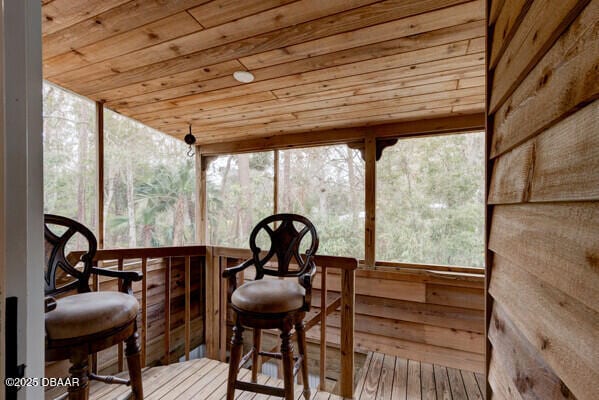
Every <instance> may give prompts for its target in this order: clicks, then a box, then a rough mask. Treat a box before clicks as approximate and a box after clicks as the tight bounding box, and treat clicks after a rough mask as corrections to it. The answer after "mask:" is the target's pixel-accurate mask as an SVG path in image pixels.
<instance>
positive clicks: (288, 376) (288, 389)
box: [281, 330, 293, 400]
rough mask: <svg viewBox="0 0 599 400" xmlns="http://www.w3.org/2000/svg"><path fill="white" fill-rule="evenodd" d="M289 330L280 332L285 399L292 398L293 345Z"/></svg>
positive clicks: (290, 399)
mask: <svg viewBox="0 0 599 400" xmlns="http://www.w3.org/2000/svg"><path fill="white" fill-rule="evenodd" d="M289 332H290V330H285V331H283V332H282V333H281V355H282V358H283V381H284V385H285V400H293V345H292V344H291V335H290V334H289Z"/></svg>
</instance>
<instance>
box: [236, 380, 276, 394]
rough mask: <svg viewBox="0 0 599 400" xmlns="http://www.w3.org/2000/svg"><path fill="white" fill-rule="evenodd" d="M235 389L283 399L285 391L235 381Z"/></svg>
mask: <svg viewBox="0 0 599 400" xmlns="http://www.w3.org/2000/svg"><path fill="white" fill-rule="evenodd" d="M235 389H240V390H245V391H249V392H255V393H262V394H267V395H269V396H279V397H285V389H283V388H278V387H274V386H268V385H260V384H258V383H252V382H244V381H235Z"/></svg>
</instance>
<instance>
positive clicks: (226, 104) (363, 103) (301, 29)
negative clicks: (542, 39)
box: [42, 0, 485, 143]
mask: <svg viewBox="0 0 599 400" xmlns="http://www.w3.org/2000/svg"><path fill="white" fill-rule="evenodd" d="M42 33H43V66H44V77H45V79H47V80H48V81H50V82H53V83H56V84H58V85H60V86H62V87H64V88H67V89H69V90H72V91H74V92H76V93H79V94H81V95H83V96H86V97H89V98H91V99H93V100H102V101H105V102H106V106H107V107H108V108H110V109H112V110H115V111H117V112H119V113H121V114H123V115H127V116H129V117H132V118H134V119H136V120H139V121H141V122H143V123H144V124H147V125H149V126H151V127H153V128H156V129H158V130H161V131H163V132H165V133H168V134H171V135H173V136H176V137H179V138H181V137H183V135H185V133H187V130H188V125H189V124H192V127H193V132H194V134H195V135H196V136H197V137H198V142H199V143H215V142H222V141H231V140H238V139H246V138H255V137H264V136H272V135H277V134H285V133H294V132H303V131H317V130H322V129H330V128H342V127H343V128H344V127H352V126H365V125H378V124H388V123H390V122H397V121H406V120H417V119H423V118H424V119H428V118H435V117H446V116H451V115H457V114H471V113H480V112H482V111H483V110H484V103H485V100H484V94H485V90H484V73H485V66H484V51H485V38H484V34H485V23H484V2H483V1H482V0H476V1H464V0H386V1H374V0H299V1H291V0H243V1H241V0H212V1H207V0H133V1H130V0H78V1H72V0H42ZM238 70H248V71H251V72H252V73H253V74H254V76H255V81H254V82H252V83H249V84H243V83H239V82H237V81H236V80H234V79H233V76H232V74H233V72H234V71H238Z"/></svg>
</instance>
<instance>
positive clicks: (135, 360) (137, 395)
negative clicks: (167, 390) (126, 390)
mask: <svg viewBox="0 0 599 400" xmlns="http://www.w3.org/2000/svg"><path fill="white" fill-rule="evenodd" d="M137 338H138V334H137V331H135V333H133V335H131V336H129V337H128V338H127V340H125V344H126V346H125V356H126V357H127V369H128V370H129V380H130V381H131V391H132V392H133V398H134V399H136V400H142V399H143V398H144V391H143V384H142V377H141V351H140V349H139V343H138V341H137Z"/></svg>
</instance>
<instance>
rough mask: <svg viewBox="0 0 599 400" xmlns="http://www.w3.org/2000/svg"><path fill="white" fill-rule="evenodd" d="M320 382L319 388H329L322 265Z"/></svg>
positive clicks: (322, 269) (325, 272)
mask: <svg viewBox="0 0 599 400" xmlns="http://www.w3.org/2000/svg"><path fill="white" fill-rule="evenodd" d="M320 278H321V282H320V384H319V385H318V386H319V389H320V390H322V391H326V390H327V381H326V375H327V374H326V372H327V312H326V309H327V269H326V267H322V266H321V267H320Z"/></svg>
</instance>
